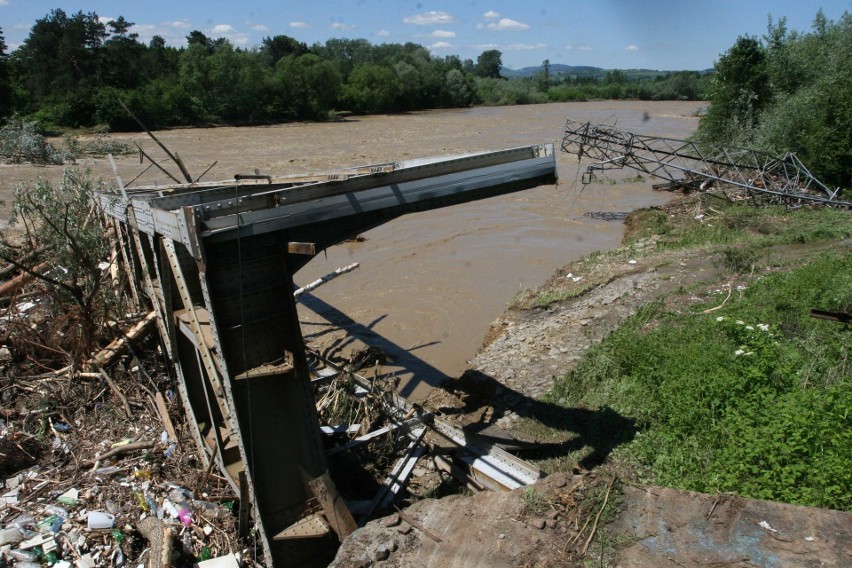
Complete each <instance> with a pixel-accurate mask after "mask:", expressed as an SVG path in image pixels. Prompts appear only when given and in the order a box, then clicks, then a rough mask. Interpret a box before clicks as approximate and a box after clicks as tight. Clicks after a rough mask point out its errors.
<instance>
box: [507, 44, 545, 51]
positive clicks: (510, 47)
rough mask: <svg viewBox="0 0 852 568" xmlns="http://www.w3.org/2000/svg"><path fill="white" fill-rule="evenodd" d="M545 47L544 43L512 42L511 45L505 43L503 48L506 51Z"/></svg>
mask: <svg viewBox="0 0 852 568" xmlns="http://www.w3.org/2000/svg"><path fill="white" fill-rule="evenodd" d="M546 47H547V44H546V43H535V44H528V43H513V44H512V45H507V46H506V47H505V48H504V49H505V50H506V51H530V50H533V49H544V48H546Z"/></svg>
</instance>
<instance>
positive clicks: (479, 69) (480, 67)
mask: <svg viewBox="0 0 852 568" xmlns="http://www.w3.org/2000/svg"><path fill="white" fill-rule="evenodd" d="M502 68H503V54H502V53H501V52H500V51H499V50H497V49H489V50H487V51H483V52H482V53H480V54H479V57H477V58H476V66H475V67H474V68H473V73H474V75H476V76H477V77H486V78H487V77H492V78H494V79H499V78H500V69H502Z"/></svg>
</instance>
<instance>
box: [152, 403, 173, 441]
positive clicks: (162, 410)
mask: <svg viewBox="0 0 852 568" xmlns="http://www.w3.org/2000/svg"><path fill="white" fill-rule="evenodd" d="M154 404H155V405H156V407H157V412H159V414H160V418H161V419H162V421H163V427H164V428H165V429H166V433H167V434H168V435H169V437H170V438H171V439H172V441H173V442H177V441H178V435H177V432H176V431H175V425H174V424H172V419H171V418H170V417H169V409H168V408H166V399H165V398H163V393H161V392H160V391H157V393H156V394H155V395H154Z"/></svg>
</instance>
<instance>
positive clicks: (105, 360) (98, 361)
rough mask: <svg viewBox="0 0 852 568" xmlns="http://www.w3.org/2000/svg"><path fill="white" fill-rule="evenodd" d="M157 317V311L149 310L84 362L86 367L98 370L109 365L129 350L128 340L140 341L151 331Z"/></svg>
mask: <svg viewBox="0 0 852 568" xmlns="http://www.w3.org/2000/svg"><path fill="white" fill-rule="evenodd" d="M156 319H157V314H156V312H153V311H151V312H148V315H146V316H145V317H144V318H143V319H141V320H140V321H139V322H138V323H137V324H136V325H134V326H133V327H132V328H130V330H129V331H128V332H127V333H125V334H123V335H122V336H121V337H119V338H117V339H115V340H113V341H112V342H111V343H110V344H109V345H107V346H106V347H104V348H103V349H101V350H100V351H99V352H98V353H96V354H95V356H94V357H92V358H91V359H89V360H88V361H87V362H86V363H85V364H84V368H86V369H90V370H97V369H98V368H99V367H109V366H110V365H111V364H112V363H113V362H114V361H115V360H116V359H117V358H118V357H120V356H121V355H123V354H124V353H126V352H127V350H128V342H131V341H138V340H140V339H141V338H142V337H144V335H145V334H146V333H147V332H148V331H150V329H151V328H152V327H153V324H154V321H155V320H156Z"/></svg>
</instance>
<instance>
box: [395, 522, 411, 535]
mask: <svg viewBox="0 0 852 568" xmlns="http://www.w3.org/2000/svg"><path fill="white" fill-rule="evenodd" d="M396 532H398V533H399V534H408V533H410V532H411V525H409V524H408V523H402V524H401V525H399V526H398V527H396Z"/></svg>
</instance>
